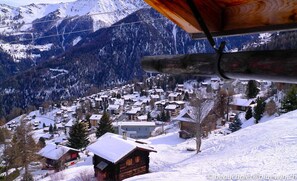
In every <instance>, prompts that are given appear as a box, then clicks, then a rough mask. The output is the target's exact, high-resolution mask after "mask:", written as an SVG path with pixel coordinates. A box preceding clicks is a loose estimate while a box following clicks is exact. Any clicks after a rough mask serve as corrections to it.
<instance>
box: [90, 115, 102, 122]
mask: <svg viewBox="0 0 297 181" xmlns="http://www.w3.org/2000/svg"><path fill="white" fill-rule="evenodd" d="M101 118H102V115H101V114H92V116H91V117H90V120H98V121H100V119H101Z"/></svg>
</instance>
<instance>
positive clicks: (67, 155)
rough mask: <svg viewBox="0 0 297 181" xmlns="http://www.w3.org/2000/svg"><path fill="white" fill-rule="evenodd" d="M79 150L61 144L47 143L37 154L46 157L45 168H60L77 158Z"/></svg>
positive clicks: (70, 163) (75, 160) (57, 169)
mask: <svg viewBox="0 0 297 181" xmlns="http://www.w3.org/2000/svg"><path fill="white" fill-rule="evenodd" d="M78 153H79V150H77V149H74V148H70V147H67V146H62V145H55V144H47V145H46V146H45V147H44V148H42V149H41V150H40V151H39V152H38V154H39V155H40V156H42V157H43V158H45V159H46V161H45V168H47V169H54V170H56V171H59V170H62V169H64V168H65V167H67V166H70V165H73V164H75V163H76V162H77V160H78V159H79V154H78Z"/></svg>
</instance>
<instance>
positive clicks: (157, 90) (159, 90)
mask: <svg viewBox="0 0 297 181" xmlns="http://www.w3.org/2000/svg"><path fill="white" fill-rule="evenodd" d="M155 91H156V92H158V93H163V92H164V90H163V89H155Z"/></svg>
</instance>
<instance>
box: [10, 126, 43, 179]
mask: <svg viewBox="0 0 297 181" xmlns="http://www.w3.org/2000/svg"><path fill="white" fill-rule="evenodd" d="M11 149H12V150H13V154H12V157H14V158H15V159H14V164H15V165H18V166H22V167H24V168H25V174H24V178H23V179H24V180H30V179H31V178H30V177H31V175H30V173H29V169H28V167H29V164H30V163H31V162H32V161H35V160H37V159H38V156H37V154H36V152H37V149H38V147H37V144H36V143H35V141H34V139H33V137H32V128H31V125H30V124H27V123H26V122H24V121H23V120H21V124H20V125H19V126H18V127H17V128H16V131H15V133H14V135H13V138H12V141H11Z"/></svg>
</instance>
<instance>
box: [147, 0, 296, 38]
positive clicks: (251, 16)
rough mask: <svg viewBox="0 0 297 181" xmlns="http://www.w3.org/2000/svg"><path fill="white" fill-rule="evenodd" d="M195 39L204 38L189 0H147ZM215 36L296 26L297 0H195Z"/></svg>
mask: <svg viewBox="0 0 297 181" xmlns="http://www.w3.org/2000/svg"><path fill="white" fill-rule="evenodd" d="M144 1H145V2H146V3H148V4H149V5H150V6H152V7H153V8H154V9H156V10H157V11H159V12H160V13H161V14H163V15H164V16H166V17H167V18H169V19H170V20H171V21H173V22H174V23H175V24H177V25H179V26H180V27H181V28H182V29H184V30H185V31H186V32H187V33H189V34H190V35H191V36H192V38H194V39H198V38H203V37H205V36H204V33H203V29H202V27H201V26H200V25H199V23H198V22H197V19H196V17H195V15H194V14H193V11H192V9H191V7H190V5H189V4H188V2H187V0H144ZM192 2H193V3H194V4H195V6H196V7H195V8H197V10H199V12H200V14H201V16H202V18H203V20H204V22H205V24H206V25H207V27H208V29H209V31H210V32H211V33H212V35H213V36H232V35H239V34H249V33H259V32H267V31H282V30H286V31H287V30H295V29H297V0H192Z"/></svg>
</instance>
